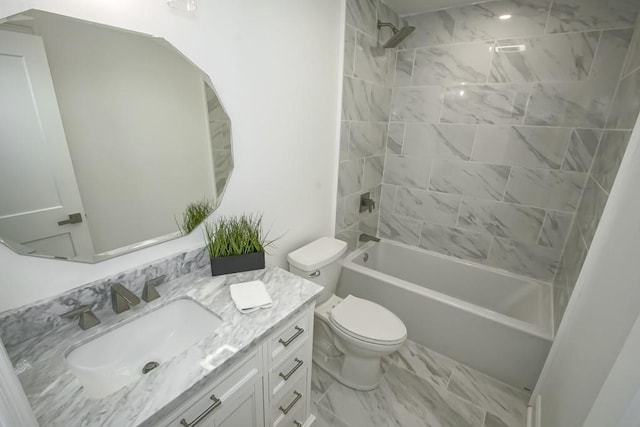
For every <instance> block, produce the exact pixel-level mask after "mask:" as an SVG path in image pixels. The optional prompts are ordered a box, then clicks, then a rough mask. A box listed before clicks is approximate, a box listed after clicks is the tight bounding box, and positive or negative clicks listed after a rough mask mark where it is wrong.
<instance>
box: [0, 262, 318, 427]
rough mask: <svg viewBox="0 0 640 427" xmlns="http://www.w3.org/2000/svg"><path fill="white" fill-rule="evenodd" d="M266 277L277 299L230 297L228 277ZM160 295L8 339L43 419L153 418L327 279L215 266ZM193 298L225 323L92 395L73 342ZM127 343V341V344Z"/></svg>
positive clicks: (74, 422) (70, 424) (137, 422)
mask: <svg viewBox="0 0 640 427" xmlns="http://www.w3.org/2000/svg"><path fill="white" fill-rule="evenodd" d="M256 279H260V280H262V281H263V282H264V283H265V285H266V288H267V291H268V292H269V294H270V295H271V298H272V299H273V303H274V304H273V307H272V308H269V309H262V310H258V311H256V312H254V313H251V314H241V313H240V312H239V311H238V310H237V309H236V307H235V305H234V304H233V302H232V301H231V297H230V295H229V285H230V284H232V283H238V282H245V281H248V280H256ZM158 290H159V292H160V294H161V295H162V296H161V298H160V299H158V300H155V301H152V302H150V303H144V302H142V303H141V304H140V305H139V306H136V307H134V308H133V309H132V310H129V311H126V312H124V313H122V314H119V315H116V314H115V313H114V312H113V311H112V310H111V309H110V308H108V309H102V310H99V311H96V315H97V316H98V317H99V318H100V320H101V321H102V323H101V324H100V325H98V326H96V327H94V328H91V329H89V330H86V331H83V330H81V329H80V328H79V327H78V325H77V321H70V322H68V323H63V324H61V325H60V326H57V327H56V328H55V329H53V330H52V331H48V332H46V333H44V334H42V335H40V336H36V337H33V338H30V339H29V340H27V341H25V342H22V343H19V344H15V345H10V346H7V352H8V353H9V356H10V357H11V360H12V362H13V364H14V366H15V367H16V371H17V372H18V378H19V379H20V381H21V383H22V386H23V388H24V390H25V393H26V395H27V398H28V399H29V402H30V403H31V406H32V408H33V411H34V413H35V415H36V417H37V418H38V421H39V423H40V424H41V425H42V426H65V427H79V426H110V427H111V426H112V427H125V426H127V427H128V426H153V425H155V423H157V422H158V421H160V420H162V419H163V418H164V417H165V416H167V415H169V414H170V413H171V412H172V411H173V410H175V409H176V408H177V407H179V406H180V405H181V404H183V403H184V402H185V401H186V400H187V399H189V398H190V397H191V396H193V395H194V394H196V393H197V392H198V391H200V390H201V387H203V386H206V385H208V384H210V383H211V381H213V380H215V378H216V376H217V375H219V374H220V373H221V372H222V371H223V370H224V369H225V368H227V367H228V366H230V365H231V364H233V363H234V362H236V361H237V360H239V359H240V358H241V357H242V356H243V355H244V354H245V353H246V352H247V351H249V350H250V349H251V348H253V344H256V343H257V342H258V341H260V340H261V339H262V338H263V337H264V336H266V335H267V334H269V333H270V332H271V331H272V330H273V329H274V328H276V327H277V326H278V325H279V324H281V322H282V321H283V320H285V319H287V318H289V317H291V316H292V315H293V314H294V313H297V312H299V311H301V310H302V309H304V307H305V306H306V305H307V304H309V303H310V302H311V301H313V300H315V298H316V297H317V296H318V295H319V294H320V291H321V287H320V286H318V285H315V284H313V283H312V282H309V281H307V280H305V279H303V278H301V277H298V276H295V275H293V274H291V273H289V272H287V271H285V270H282V269H280V268H277V267H267V268H266V269H265V270H256V271H251V272H245V273H238V274H232V275H227V276H218V277H211V273H210V269H209V268H208V267H206V268H201V269H199V270H196V271H194V272H191V273H188V274H186V275H184V276H180V277H178V278H176V279H174V280H171V281H169V282H167V283H165V284H162V285H160V286H159V287H158ZM184 297H187V298H191V299H193V300H195V301H197V302H198V303H200V304H202V305H203V306H205V307H206V308H208V309H209V310H211V311H212V312H214V313H215V314H217V315H218V316H220V317H221V318H222V319H223V321H224V323H223V324H222V325H221V326H220V327H219V328H218V329H217V330H216V332H215V334H214V335H212V336H210V337H208V338H205V339H203V340H201V341H200V342H199V343H198V344H196V345H194V346H193V347H191V348H190V349H188V350H186V351H185V352H183V353H181V354H180V355H178V356H176V357H175V358H174V359H172V360H171V361H170V362H168V363H164V364H162V365H161V366H160V367H158V368H156V369H154V370H153V371H152V372H150V373H149V374H147V375H145V376H143V377H142V378H141V379H140V380H139V381H137V382H135V383H132V384H130V385H128V386H126V387H125V388H123V389H121V390H119V391H116V392H115V393H113V394H111V395H109V396H106V397H104V398H100V399H90V398H88V397H87V396H86V395H85V394H84V391H83V389H82V386H81V385H80V382H79V381H78V380H77V379H76V377H75V376H74V374H73V373H72V372H71V370H70V369H69V368H68V366H67V364H66V362H65V359H64V356H65V354H66V352H68V350H69V349H70V348H72V347H76V346H77V345H79V344H81V343H83V342H86V341H89V340H91V339H92V338H94V337H96V336H98V335H101V334H104V333H106V332H108V331H110V330H112V329H113V328H115V327H117V326H119V325H120V324H122V323H123V322H127V321H131V320H133V319H135V318H137V317H140V316H142V315H144V314H146V313H149V312H150V311H152V310H155V309H157V308H159V307H161V306H163V305H166V304H168V303H169V302H172V301H174V300H176V299H179V298H184ZM124 344H125V343H123V345H124Z"/></svg>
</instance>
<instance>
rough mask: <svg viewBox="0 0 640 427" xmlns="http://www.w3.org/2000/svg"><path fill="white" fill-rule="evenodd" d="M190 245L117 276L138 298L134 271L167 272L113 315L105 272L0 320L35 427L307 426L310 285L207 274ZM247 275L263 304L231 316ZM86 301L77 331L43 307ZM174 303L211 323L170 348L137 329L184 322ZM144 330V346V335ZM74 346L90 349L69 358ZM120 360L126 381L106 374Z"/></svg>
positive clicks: (272, 274)
mask: <svg viewBox="0 0 640 427" xmlns="http://www.w3.org/2000/svg"><path fill="white" fill-rule="evenodd" d="M201 252H204V251H202V250H200V251H194V253H192V254H189V253H187V254H181V255H180V256H178V260H177V261H175V260H163V261H160V262H158V263H157V265H151V266H146V267H144V268H141V269H139V270H136V271H132V272H128V273H122V274H120V275H118V276H117V279H118V281H121V282H123V283H127V286H128V287H129V288H130V289H131V290H132V291H133V292H134V293H137V294H139V286H138V284H139V283H141V281H140V278H144V274H145V272H149V271H153V272H154V274H155V273H157V272H158V271H160V272H163V271H169V272H170V273H169V276H170V277H169V280H168V281H167V282H166V283H164V284H162V285H160V286H158V290H159V292H160V294H161V297H160V298H159V299H157V300H154V301H151V302H149V303H146V304H145V303H142V304H140V305H139V306H136V307H132V309H130V310H128V311H126V312H124V313H121V314H117V315H116V314H115V313H114V312H113V310H111V306H110V303H109V302H108V297H107V296H108V289H109V287H110V286H111V285H112V284H113V282H114V280H113V279H114V278H107V279H105V280H103V281H100V282H96V283H93V284H89V285H87V286H86V287H83V288H82V289H78V290H74V291H72V292H71V293H69V294H65V295H61V296H60V297H57V298H55V299H53V300H50V301H44V302H40V303H38V304H35V305H33V306H29V307H23V308H20V309H17V310H13V311H11V312H7V313H4V314H2V315H0V334H1V336H2V338H3V341H4V343H5V346H6V348H7V352H8V354H9V356H10V358H11V361H12V362H13V364H14V366H15V367H16V371H17V373H18V378H19V379H20V382H21V383H22V386H23V388H24V391H25V393H26V395H27V398H28V399H29V402H30V404H31V406H32V408H33V411H34V414H35V415H36V417H37V419H38V422H39V423H40V424H41V425H42V426H45V425H46V426H68V427H75V426H97V425H100V426H113V427H116V426H117V427H122V426H132V427H133V426H159V427H160V426H162V427H164V426H171V427H174V426H175V427H190V426H196V425H198V426H225V427H232V426H234V427H235V426H237V427H252V426H265V427H266V426H273V427H275V426H278V427H281V426H287V427H301V426H308V425H310V424H311V423H312V422H313V419H314V418H313V416H312V415H311V413H310V409H311V407H310V403H311V402H310V398H309V391H310V384H311V353H312V335H313V309H314V305H315V299H316V298H317V296H318V295H319V293H320V291H321V288H320V287H319V286H317V285H315V284H313V283H311V282H309V281H307V280H305V279H302V278H300V277H297V276H294V275H293V274H290V273H288V272H286V271H284V270H282V269H280V268H277V267H267V268H266V269H264V270H256V271H252V272H245V273H238V274H233V275H227V276H219V277H211V275H210V271H209V269H208V266H207V265H206V261H207V259H206V256H204V255H203V254H201ZM188 259H190V260H188ZM176 263H177V264H179V265H176ZM189 269H191V270H192V271H189V272H187V273H186V274H183V273H184V271H185V270H189ZM172 275H173V276H175V277H171V276H172ZM136 278H138V279H137V280H136ZM256 279H259V280H262V281H263V282H264V283H265V286H266V288H267V291H268V292H269V294H270V295H271V297H272V299H273V302H274V304H273V307H272V308H268V309H261V310H258V311H256V312H253V313H250V314H241V313H240V312H239V311H238V310H237V309H236V307H235V305H234V304H233V302H232V300H231V298H230V295H229V285H230V284H232V283H238V282H244V281H249V280H256ZM89 296H92V297H93V298H96V301H95V302H94V304H93V305H94V312H95V314H96V315H97V317H98V318H99V319H100V320H101V323H100V324H99V325H98V326H95V327H93V328H91V329H88V330H84V331H83V330H82V329H80V327H78V324H77V321H71V320H66V319H61V318H59V315H58V316H55V315H54V314H53V313H58V312H63V311H64V310H66V309H68V308H69V304H70V301H72V304H73V305H75V304H78V303H81V302H82V303H87V298H88V297H89ZM179 306H184V307H186V308H181V309H182V310H188V311H189V310H194V311H200V310H201V311H202V312H203V313H205V312H206V313H207V314H206V315H207V316H211V319H214V318H218V319H219V321H217V322H214V323H212V325H213V328H214V330H213V331H212V332H211V333H209V335H207V336H205V337H204V338H202V339H199V340H198V341H197V342H196V343H195V344H192V345H189V346H185V350H184V351H181V352H179V354H176V355H171V354H170V351H169V350H167V351H169V353H167V352H166V351H164V350H161V349H162V348H164V347H163V346H162V345H161V344H162V343H160V344H158V345H156V344H157V343H155V341H158V340H160V338H157V337H160V336H165V338H166V339H167V340H168V341H169V342H170V340H171V339H174V338H172V337H170V336H169V335H171V332H167V333H164V332H162V333H161V335H157V333H158V332H157V331H155V330H153V331H152V330H151V326H148V325H162V327H167V325H175V328H174V329H175V330H176V331H179V330H180V327H179V323H180V322H181V320H180V318H181V317H189V318H191V317H190V316H187V314H188V311H185V312H183V313H182V314H180V313H178V316H176V315H172V314H171V313H170V312H171V310H172V308H171V307H179ZM154 316H155V317H154ZM194 318H195V317H194ZM158 319H160V320H158ZM163 319H164V320H163ZM145 322H147V323H145ZM144 325H147V326H144ZM196 326H197V325H194V329H195V328H196ZM158 327H159V326H158ZM145 328H147V329H145ZM171 329H172V328H169V330H171ZM145 330H148V331H149V335H150V336H151V337H152V339H153V342H151V341H149V343H147V342H146V341H145V340H146V339H148V338H147V337H146V336H145V335H146V334H145V333H144V331H145ZM118 331H120V332H122V331H125V332H126V333H124V334H118ZM154 334H155V335H154ZM162 334H164V335H162ZM25 337H26V338H27V339H24V338H25ZM172 345H173V344H172ZM175 345H180V344H175ZM101 346H102V347H101ZM91 347H95V348H93V349H92V348H91ZM150 347H154V348H155V347H157V348H158V349H159V350H157V352H156V353H155V356H156V357H155V359H154V361H155V362H156V365H155V366H154V367H153V368H152V369H150V370H148V372H147V373H144V374H143V373H141V372H139V371H140V370H141V369H142V368H143V367H146V365H145V364H144V363H137V362H136V361H133V362H132V360H134V359H135V353H136V351H133V352H130V351H129V353H131V354H129V353H128V350H129V349H131V348H134V349H136V348H139V349H140V352H144V351H147V350H145V349H148V348H150ZM165 347H166V346H165ZM81 349H82V350H84V349H89V350H90V351H89V350H87V351H88V353H87V354H86V355H85V356H86V357H84V359H83V358H82V355H80V356H78V357H79V359H78V360H79V361H78V360H72V359H73V358H72V357H71V355H73V354H74V353H76V354H77V353H78V351H79V350H81ZM96 349H97V351H96ZM91 351H93V353H91ZM154 351H155V350H154ZM110 352H111V353H110ZM165 353H166V354H165ZM105 355H106V356H105ZM107 356H108V357H107ZM144 357H146V355H145V356H144ZM144 360H146V359H144ZM138 362H139V361H138ZM136 363H137V364H136ZM140 364H141V365H142V366H138V365H140ZM129 365H131V366H135V367H136V368H135V374H134V378H132V379H129V380H126V381H125V382H126V384H125V385H116V386H114V385H113V384H112V383H111V382H110V381H112V380H113V378H115V377H117V376H118V375H120V373H121V372H119V371H131V370H132V369H133V368H131V366H129ZM82 369H84V370H85V371H84V373H83V372H81V371H82ZM130 373H131V372H129V374H130ZM83 384H84V385H83ZM86 385H89V386H90V387H86ZM109 387H111V388H114V387H115V388H117V389H116V390H115V391H114V390H112V389H111V388H109ZM118 387H119V388H118Z"/></svg>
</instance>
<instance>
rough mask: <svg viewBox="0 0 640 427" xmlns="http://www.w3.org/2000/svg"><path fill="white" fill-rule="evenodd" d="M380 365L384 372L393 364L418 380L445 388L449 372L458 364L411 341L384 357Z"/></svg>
mask: <svg viewBox="0 0 640 427" xmlns="http://www.w3.org/2000/svg"><path fill="white" fill-rule="evenodd" d="M382 364H383V369H384V370H385V371H386V370H387V369H388V368H389V367H390V365H392V364H394V365H397V366H399V367H401V368H403V369H406V370H407V371H410V372H413V373H414V374H416V375H417V376H419V377H420V378H424V379H426V380H430V381H432V382H433V383H435V384H438V385H440V386H442V387H446V386H447V383H448V382H449V377H450V376H451V372H453V369H454V368H455V367H456V366H457V364H458V362H456V361H455V360H452V359H449V358H448V357H446V356H443V355H441V354H439V353H436V352H435V351H432V350H429V349H428V348H426V347H423V346H421V345H419V344H416V343H415V342H413V341H407V342H406V343H405V345H404V346H402V348H401V349H400V350H398V351H396V352H395V353H393V354H391V355H389V356H387V357H385V358H384V359H383V360H382Z"/></svg>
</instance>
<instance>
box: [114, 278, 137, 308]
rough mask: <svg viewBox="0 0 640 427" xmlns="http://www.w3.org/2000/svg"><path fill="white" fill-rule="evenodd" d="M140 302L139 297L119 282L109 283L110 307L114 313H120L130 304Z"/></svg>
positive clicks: (129, 306)
mask: <svg viewBox="0 0 640 427" xmlns="http://www.w3.org/2000/svg"><path fill="white" fill-rule="evenodd" d="M138 304H140V298H138V297H137V296H135V295H134V293H133V292H131V291H130V290H129V289H127V288H125V287H124V286H122V285H121V284H120V283H114V284H113V285H111V307H113V311H115V312H116V313H122V312H123V311H127V310H129V309H130V308H131V306H132V305H138Z"/></svg>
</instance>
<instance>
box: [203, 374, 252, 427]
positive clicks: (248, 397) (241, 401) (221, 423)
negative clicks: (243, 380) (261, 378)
mask: <svg viewBox="0 0 640 427" xmlns="http://www.w3.org/2000/svg"><path fill="white" fill-rule="evenodd" d="M260 387H261V385H258V384H257V383H254V384H250V385H249V386H248V387H246V390H242V391H239V392H238V394H237V395H236V396H234V397H233V398H232V400H230V401H229V405H228V410H227V411H221V412H220V413H218V414H216V416H215V418H214V423H213V424H211V426H215V427H258V426H263V425H264V421H263V419H262V396H261V393H259V392H258V389H259V388H260Z"/></svg>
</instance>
